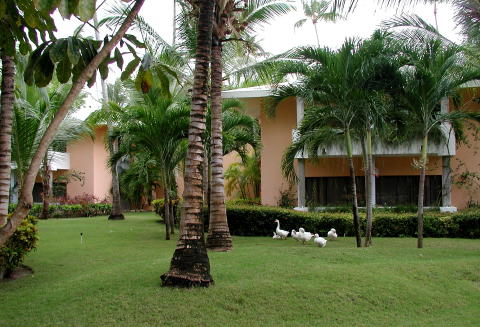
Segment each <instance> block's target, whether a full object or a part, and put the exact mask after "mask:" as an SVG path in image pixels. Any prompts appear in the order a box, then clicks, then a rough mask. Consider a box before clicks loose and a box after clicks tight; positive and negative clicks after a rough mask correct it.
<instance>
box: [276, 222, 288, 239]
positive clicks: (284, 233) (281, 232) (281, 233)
mask: <svg viewBox="0 0 480 327" xmlns="http://www.w3.org/2000/svg"><path fill="white" fill-rule="evenodd" d="M275 222H276V223H277V229H276V230H275V232H277V235H279V236H280V237H281V238H282V239H286V238H287V236H288V231H286V230H282V229H280V221H278V219H275Z"/></svg>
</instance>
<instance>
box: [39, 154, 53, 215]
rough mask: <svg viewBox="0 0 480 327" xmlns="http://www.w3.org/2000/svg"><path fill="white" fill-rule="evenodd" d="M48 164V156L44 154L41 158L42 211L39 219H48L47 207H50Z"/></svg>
mask: <svg viewBox="0 0 480 327" xmlns="http://www.w3.org/2000/svg"><path fill="white" fill-rule="evenodd" d="M50 173H51V171H50V166H49V165H48V156H47V155H45V159H44V160H43V174H42V193H43V197H42V213H41V215H40V218H41V219H48V209H49V207H50V196H51V193H52V190H51V188H50V177H51V176H50Z"/></svg>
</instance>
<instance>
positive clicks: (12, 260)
mask: <svg viewBox="0 0 480 327" xmlns="http://www.w3.org/2000/svg"><path fill="white" fill-rule="evenodd" d="M36 224H37V218H35V217H34V216H27V218H25V219H24V220H23V221H22V223H21V224H20V226H18V227H17V230H16V231H15V233H13V235H12V236H11V237H10V238H9V239H8V241H7V243H5V245H4V246H2V247H0V279H1V278H3V277H5V278H8V277H10V274H11V273H12V272H13V271H14V270H15V268H17V267H18V266H20V265H21V264H22V262H23V260H24V259H25V256H26V254H27V253H28V252H30V251H32V250H33V249H35V245H36V243H37V240H38V237H37V231H38V230H37V226H36Z"/></svg>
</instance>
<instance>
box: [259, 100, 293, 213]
mask: <svg viewBox="0 0 480 327" xmlns="http://www.w3.org/2000/svg"><path fill="white" fill-rule="evenodd" d="M257 101H260V100H259V99H258V100H257ZM296 115H297V113H296V104H295V98H288V99H286V100H284V101H282V102H281V103H280V104H279V106H278V107H277V112H276V115H275V117H272V118H269V117H266V116H265V114H264V113H263V112H262V113H261V114H260V124H261V127H262V128H261V130H262V132H261V133H262V162H261V172H262V186H261V196H262V204H265V205H277V203H278V199H279V197H280V191H283V190H287V189H289V187H290V185H289V184H288V182H287V181H285V179H284V178H283V177H282V173H281V168H280V165H281V161H282V155H283V152H284V151H285V149H286V148H287V147H288V146H289V145H290V143H291V141H292V129H294V128H295V127H296V122H297V116H296Z"/></svg>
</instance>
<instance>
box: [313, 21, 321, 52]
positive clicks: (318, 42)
mask: <svg viewBox="0 0 480 327" xmlns="http://www.w3.org/2000/svg"><path fill="white" fill-rule="evenodd" d="M313 27H314V28H315V36H316V37H317V46H318V47H320V40H319V38H318V30H317V23H313Z"/></svg>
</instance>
